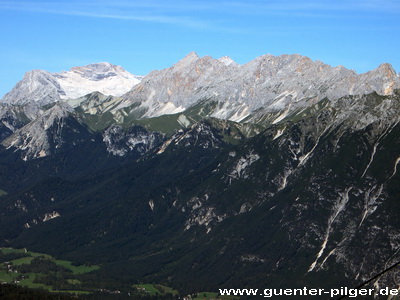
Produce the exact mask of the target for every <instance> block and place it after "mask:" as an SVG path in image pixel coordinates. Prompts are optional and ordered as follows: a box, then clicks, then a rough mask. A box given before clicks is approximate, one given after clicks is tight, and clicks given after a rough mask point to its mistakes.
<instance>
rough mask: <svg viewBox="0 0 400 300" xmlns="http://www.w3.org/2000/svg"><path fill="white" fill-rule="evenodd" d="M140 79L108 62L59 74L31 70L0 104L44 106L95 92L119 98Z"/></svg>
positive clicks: (74, 68)
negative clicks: (36, 104)
mask: <svg viewBox="0 0 400 300" xmlns="http://www.w3.org/2000/svg"><path fill="white" fill-rule="evenodd" d="M141 78H142V76H135V75H133V74H131V73H129V72H128V71H126V70H124V69H123V68H122V67H120V66H116V65H113V64H110V63H108V62H101V63H94V64H89V65H86V66H81V67H73V68H71V70H69V71H62V72H59V73H50V72H47V71H43V70H32V71H29V72H27V73H26V74H25V76H24V78H23V79H22V80H21V81H19V82H18V83H17V85H16V86H15V87H14V88H13V89H12V90H11V91H10V92H9V93H7V94H6V95H5V96H4V98H3V99H2V100H3V101H4V102H6V103H11V104H25V103H27V102H30V101H34V102H37V103H38V104H40V105H45V104H48V103H52V102H56V101H59V100H60V99H75V98H79V97H82V96H84V95H87V94H89V93H92V92H95V91H99V92H101V93H103V94H105V95H112V96H121V95H123V94H125V93H126V92H128V91H129V90H130V89H131V88H132V87H133V86H134V85H136V84H137V83H139V82H140V80H141Z"/></svg>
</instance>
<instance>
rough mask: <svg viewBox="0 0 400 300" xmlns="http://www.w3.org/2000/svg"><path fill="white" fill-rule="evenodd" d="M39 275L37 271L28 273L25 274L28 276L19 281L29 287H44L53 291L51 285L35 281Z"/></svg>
mask: <svg viewBox="0 0 400 300" xmlns="http://www.w3.org/2000/svg"><path fill="white" fill-rule="evenodd" d="M37 275H38V274H36V273H28V274H26V275H25V276H27V278H24V279H22V280H21V281H20V282H19V284H20V285H22V286H24V287H27V288H43V289H46V290H48V291H49V292H53V288H52V287H51V286H49V285H45V284H43V283H36V282H33V281H34V280H35V278H36V276H37Z"/></svg>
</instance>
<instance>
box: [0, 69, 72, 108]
mask: <svg viewBox="0 0 400 300" xmlns="http://www.w3.org/2000/svg"><path fill="white" fill-rule="evenodd" d="M64 94H65V92H64V90H63V89H62V87H61V86H60V84H59V83H58V82H57V80H56V78H55V77H54V76H53V75H52V74H51V73H50V72H47V71H43V70H32V71H29V72H27V73H26V74H25V75H24V77H23V79H22V80H21V81H19V82H18V83H17V85H16V86H15V87H14V88H13V89H12V90H11V91H10V92H9V93H7V94H6V95H5V96H4V97H3V99H2V101H3V102H6V103H11V104H25V103H27V102H30V101H34V102H38V103H39V104H41V105H45V104H48V103H51V102H55V101H58V100H59V99H60V95H64Z"/></svg>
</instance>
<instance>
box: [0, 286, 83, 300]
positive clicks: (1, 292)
mask: <svg viewBox="0 0 400 300" xmlns="http://www.w3.org/2000/svg"><path fill="white" fill-rule="evenodd" d="M0 299H2V300H72V299H77V297H71V296H68V295H61V294H50V293H49V292H47V291H45V290H42V289H28V288H24V287H21V286H17V285H13V284H0Z"/></svg>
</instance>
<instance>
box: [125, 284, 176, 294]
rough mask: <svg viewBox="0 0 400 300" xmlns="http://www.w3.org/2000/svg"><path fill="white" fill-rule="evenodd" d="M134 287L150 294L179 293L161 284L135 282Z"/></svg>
mask: <svg viewBox="0 0 400 300" xmlns="http://www.w3.org/2000/svg"><path fill="white" fill-rule="evenodd" d="M133 287H135V288H136V289H138V290H139V291H141V292H144V293H146V294H147V295H150V296H157V295H165V294H172V295H178V291H176V290H174V289H172V288H170V287H168V286H165V285H161V284H135V285H133Z"/></svg>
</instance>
